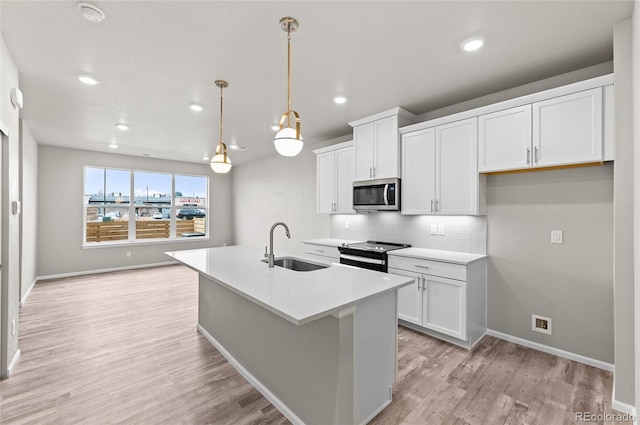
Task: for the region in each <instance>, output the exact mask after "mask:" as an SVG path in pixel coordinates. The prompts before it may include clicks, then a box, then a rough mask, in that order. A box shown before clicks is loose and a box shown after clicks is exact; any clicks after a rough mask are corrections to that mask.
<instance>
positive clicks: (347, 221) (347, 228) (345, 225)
mask: <svg viewBox="0 0 640 425" xmlns="http://www.w3.org/2000/svg"><path fill="white" fill-rule="evenodd" d="M344 230H349V220H345V221H344Z"/></svg>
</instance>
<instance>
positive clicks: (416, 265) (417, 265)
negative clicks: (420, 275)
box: [413, 264, 429, 269]
mask: <svg viewBox="0 0 640 425" xmlns="http://www.w3.org/2000/svg"><path fill="white" fill-rule="evenodd" d="M413 267H419V268H421V269H428V268H429V266H421V265H420V264H414V265H413Z"/></svg>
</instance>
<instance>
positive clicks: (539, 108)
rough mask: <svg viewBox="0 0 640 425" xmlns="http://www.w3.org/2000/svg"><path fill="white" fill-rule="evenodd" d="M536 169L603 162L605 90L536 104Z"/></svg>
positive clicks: (579, 93)
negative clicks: (603, 105)
mask: <svg viewBox="0 0 640 425" xmlns="http://www.w3.org/2000/svg"><path fill="white" fill-rule="evenodd" d="M533 150H534V153H533V162H534V166H539V167H546V166H551V165H565V164H577V163H582V162H592V161H601V160H602V87H598V88H595V89H591V90H586V91H582V92H578V93H573V94H570V95H566V96H560V97H557V98H554V99H549V100H545V101H543V102H538V103H534V104H533Z"/></svg>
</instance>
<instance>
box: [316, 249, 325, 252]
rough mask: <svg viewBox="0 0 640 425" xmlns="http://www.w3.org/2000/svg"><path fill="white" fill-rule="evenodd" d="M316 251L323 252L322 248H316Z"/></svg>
mask: <svg viewBox="0 0 640 425" xmlns="http://www.w3.org/2000/svg"><path fill="white" fill-rule="evenodd" d="M316 251H317V252H324V249H316Z"/></svg>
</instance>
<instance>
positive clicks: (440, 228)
mask: <svg viewBox="0 0 640 425" xmlns="http://www.w3.org/2000/svg"><path fill="white" fill-rule="evenodd" d="M438 234H439V235H444V224H438Z"/></svg>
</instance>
